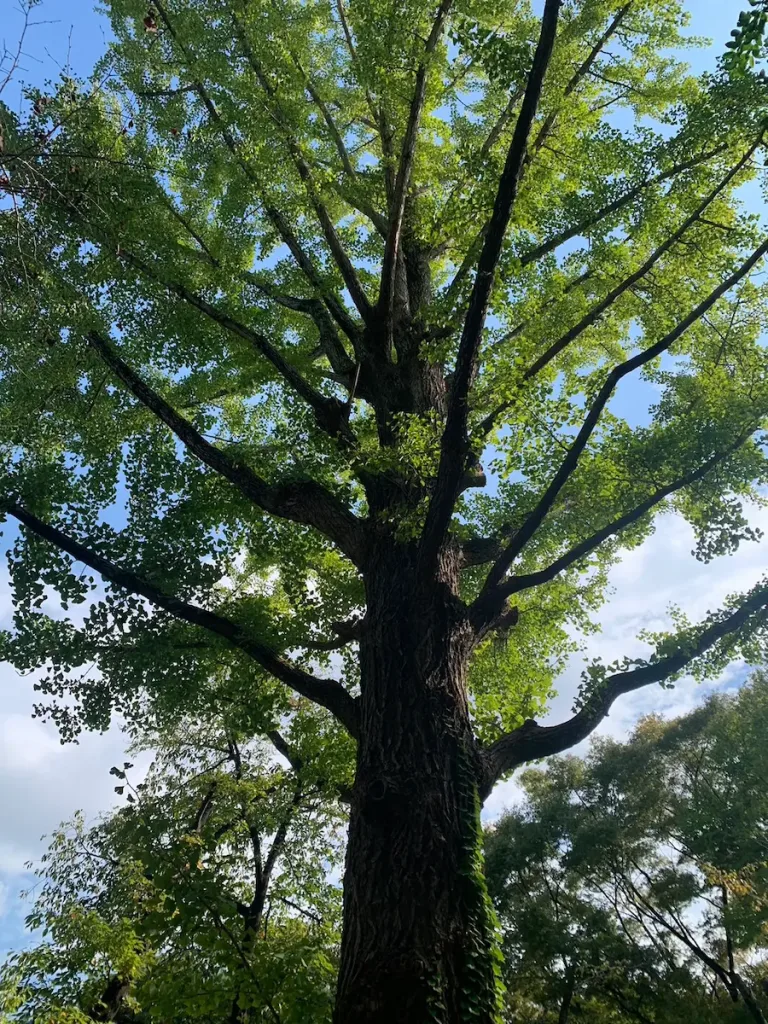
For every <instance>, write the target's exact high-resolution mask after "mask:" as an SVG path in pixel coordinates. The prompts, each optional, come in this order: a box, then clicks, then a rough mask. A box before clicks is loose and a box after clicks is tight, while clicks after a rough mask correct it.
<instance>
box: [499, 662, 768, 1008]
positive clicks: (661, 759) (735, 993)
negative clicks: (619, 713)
mask: <svg viewBox="0 0 768 1024" xmlns="http://www.w3.org/2000/svg"><path fill="white" fill-rule="evenodd" d="M766 715H768V677H767V676H766V675H765V674H764V673H758V674H757V675H756V676H755V677H754V678H753V679H752V680H751V681H750V682H749V683H748V684H747V685H745V686H744V687H743V688H742V690H741V691H739V692H738V693H737V694H735V695H730V696H716V697H712V698H710V700H709V701H708V702H707V703H706V704H705V705H704V706H703V707H702V708H701V709H699V710H697V711H695V712H693V713H691V714H689V715H686V716H684V717H682V718H680V719H678V720H676V721H673V722H663V721H661V720H659V719H657V718H650V719H648V720H646V721H645V722H643V723H641V725H640V726H639V727H638V728H637V730H636V732H635V733H634V735H633V736H632V738H631V739H630V741H629V742H628V743H617V742H615V741H599V742H595V743H594V744H593V747H592V750H591V752H590V754H589V755H588V757H586V758H584V759H583V760H582V759H578V758H573V757H571V758H567V759H556V760H554V761H553V762H552V763H551V764H550V766H549V768H548V769H547V770H546V771H529V772H528V773H526V774H525V775H524V776H523V785H524V789H525V800H524V801H523V802H522V803H521V804H520V806H519V807H517V808H516V809H515V810H514V811H512V812H510V813H509V814H507V815H506V816H504V817H503V818H502V820H501V821H500V823H499V824H498V826H497V827H494V828H493V829H492V830H491V831H490V832H489V835H488V883H489V887H490V890H491V892H492V894H493V897H494V901H495V903H496V905H497V906H498V908H499V910H500V912H501V917H502V921H503V922H504V930H505V943H504V948H505V951H506V953H507V958H508V964H509V968H510V970H509V975H510V994H511V999H512V1004H513V1005H514V1003H515V998H517V999H519V998H521V997H524V996H525V995H526V994H527V995H528V999H529V1001H530V1000H531V999H532V1000H533V1002H534V1005H535V1004H538V1005H539V1007H543V1008H544V1009H545V1012H546V1010H548V1011H549V1014H550V1017H551V1019H553V1020H555V1019H558V1017H559V1018H560V1019H561V1021H563V1022H564V1021H565V1020H568V1019H569V1007H570V1006H573V1009H574V1015H575V1011H576V1010H578V1009H583V1010H584V1011H585V1012H586V1008H587V1007H591V1006H594V1005H595V1000H597V1003H598V1005H599V1004H607V1005H608V1006H612V1007H613V1008H614V1011H618V1012H619V1013H620V1014H621V1017H622V1019H624V1018H625V1017H626V1019H635V1020H650V1021H653V1022H655V1021H664V1020H679V1019H681V1018H685V1017H688V1016H694V1015H695V1016H696V1017H698V1018H699V1019H703V1020H709V1019H712V1020H744V1021H750V1022H752V1024H765V1020H766V1015H765V1014H766V1002H765V998H764V995H765V985H764V979H765V973H766V965H765V960H764V947H765V935H766V930H767V929H768V888H766V886H767V884H768V875H767V874H766V861H765V854H766V839H765V830H766V820H768V803H767V802H766V793H767V792H768V758H767V757H766V753H765V742H764V737H765V727H766ZM761 954H762V956H761ZM694 1008H695V1009H694ZM591 1012H592V1011H591V1010H590V1013H591ZM514 1019H517V1018H514ZM523 1019H525V1018H523Z"/></svg>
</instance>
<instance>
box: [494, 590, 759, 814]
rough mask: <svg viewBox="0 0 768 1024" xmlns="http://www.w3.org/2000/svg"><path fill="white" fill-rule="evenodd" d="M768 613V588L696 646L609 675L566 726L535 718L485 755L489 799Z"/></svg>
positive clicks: (711, 628)
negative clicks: (517, 774)
mask: <svg viewBox="0 0 768 1024" xmlns="http://www.w3.org/2000/svg"><path fill="white" fill-rule="evenodd" d="M767 608H768V584H766V585H763V586H762V587H758V588H756V589H755V590H754V592H753V593H752V594H751V595H750V596H749V597H748V598H746V599H745V600H744V601H743V602H742V604H741V605H740V606H739V608H737V609H736V611H734V612H732V613H731V614H730V615H728V616H727V617H726V618H723V619H720V620H719V621H717V622H713V623H712V625H710V626H707V627H706V628H705V629H703V630H702V631H701V633H700V634H699V636H698V637H697V638H696V640H695V641H693V642H692V643H689V644H687V645H685V646H681V648H680V650H679V651H678V652H677V653H676V654H672V655H669V656H668V657H666V658H660V659H659V660H658V661H651V662H649V663H648V664H646V665H643V666H642V667H641V668H635V669H631V670H630V671H627V672H617V673H616V674H615V675H612V676H609V677H608V678H607V679H606V680H605V681H604V682H603V683H602V684H601V686H600V689H599V690H598V692H597V693H596V694H594V696H593V697H591V698H590V700H589V701H588V702H587V703H586V704H585V706H584V707H583V708H582V709H581V710H580V711H579V712H578V713H577V714H575V715H574V716H573V717H572V718H569V719H568V720H567V721H566V722H561V723H560V724H559V725H548V726H541V725H539V724H538V723H537V722H535V721H533V719H529V720H528V721H527V722H525V723H524V724H523V725H521V726H520V727H519V728H518V729H515V730H514V731H513V732H511V733H508V734H507V735H506V736H502V737H501V739H499V740H497V741H496V742H495V743H493V744H492V745H491V746H490V747H489V748H488V749H487V750H486V751H485V752H484V754H483V765H484V767H483V772H484V775H483V779H482V783H481V787H480V789H481V795H482V797H483V799H485V797H487V796H488V794H489V793H490V792H491V789H492V788H493V786H494V784H495V782H496V781H497V780H498V779H499V778H500V777H501V776H502V775H503V774H504V773H505V772H508V771H511V770H512V769H513V768H517V767H518V766H519V765H521V764H525V763H526V762H528V761H537V760H539V759H540V758H542V757H549V756H551V755H552V754H559V753H560V752H561V751H563V750H568V749H569V748H570V747H573V746H575V745H576V744H577V743H580V742H581V741H582V740H583V739H586V737H587V736H589V734H590V733H591V732H592V731H593V730H594V729H595V728H596V727H597V726H598V725H599V724H600V722H602V720H603V719H604V718H605V717H606V715H607V714H608V711H609V710H610V708H611V705H612V704H613V702H614V701H615V700H616V699H617V698H618V697H621V696H623V695H624V694H625V693H632V692H633V691H634V690H639V689H641V688H642V687H644V686H649V685H650V684H651V683H660V682H663V681H664V680H666V679H669V677H670V676H674V675H677V674H678V673H679V672H681V671H682V670H683V669H684V668H685V667H686V666H687V665H689V664H690V663H691V662H692V661H694V660H695V659H696V658H698V657H700V656H701V655H702V654H704V653H706V651H708V650H709V649H710V648H711V647H713V646H714V645H715V644H716V643H718V641H720V640H723V639H724V638H726V637H728V636H730V635H731V634H733V633H735V632H737V630H739V629H741V628H742V627H743V626H744V625H745V624H746V623H747V622H748V621H749V619H750V618H752V617H753V616H756V615H760V614H761V613H765V611H766V609H767ZM763 617H764V615H763Z"/></svg>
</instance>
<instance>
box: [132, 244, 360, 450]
mask: <svg viewBox="0 0 768 1024" xmlns="http://www.w3.org/2000/svg"><path fill="white" fill-rule="evenodd" d="M120 255H121V256H122V257H123V258H124V259H125V260H127V262H129V263H131V264H132V265H133V266H135V267H136V269H137V270H140V271H141V272H142V273H143V274H145V275H146V276H147V277H149V278H151V279H152V280H153V281H157V282H158V283H159V284H162V285H163V286H164V287H165V288H168V290H169V291H171V292H173V293H174V294H175V295H178V297H179V298H180V299H182V300H183V301H184V302H186V303H187V304H188V305H190V306H193V307H194V308H195V309H197V310H199V311H200V312H201V313H204V314H205V316H207V317H208V318H209V319H210V320H213V322H214V323H217V324H218V325H219V326H220V327H223V328H224V330H226V331H229V333H230V334H234V335H236V336H237V337H239V338H242V339H243V340H244V341H247V342H249V343H250V344H251V345H253V347H254V348H255V349H256V351H257V352H258V353H259V354H260V355H262V356H264V358H265V359H267V360H268V361H269V362H270V363H271V364H272V365H273V366H274V368H275V369H276V370H277V372H278V373H279V374H280V376H281V377H282V378H283V379H284V380H285V381H286V382H287V383H288V384H290V386H291V387H292V388H293V390H294V391H295V392H296V394H298V395H299V396H300V397H301V398H303V399H304V401H305V402H306V403H307V405H309V406H310V407H311V409H312V411H313V412H314V414H315V420H316V422H317V425H318V426H319V427H320V428H321V430H324V431H325V432H326V433H327V434H330V435H331V436H332V437H340V438H344V439H345V440H346V441H347V442H351V443H354V435H353V434H352V433H351V431H350V429H349V424H348V422H347V415H348V409H347V406H346V404H345V403H343V402H339V401H338V399H335V398H329V397H327V396H326V395H323V394H321V393H320V392H319V391H317V390H316V389H315V388H313V387H312V385H311V384H309V382H308V381H306V380H305V379H304V378H303V377H302V375H301V374H300V373H299V371H298V370H297V369H296V367H295V366H291V364H290V363H289V362H288V360H287V359H285V358H284V357H283V355H282V354H281V353H280V352H279V350H278V349H276V348H275V346H274V345H273V344H272V342H271V341H269V339H268V338H266V337H265V336H264V335H263V334H262V333H261V332H260V331H255V330H253V328H251V327H248V326H246V324H242V323H240V321H239V320H235V319H233V317H231V316H229V315H228V314H226V313H223V312H222V311H221V310H220V309H218V308H217V307H216V306H213V305H212V304H211V303H210V302H207V301H206V300H205V299H204V298H203V297H202V296H200V295H197V294H196V293H195V292H192V291H190V289H189V288H187V287H186V285H184V284H182V283H181V282H179V281H168V280H165V279H164V278H163V277H162V276H161V275H160V274H158V273H157V271H155V270H154V268H153V267H151V266H150V265H149V264H148V263H145V262H144V260H142V259H140V258H139V257H138V256H135V255H134V254H133V253H130V252H126V251H125V250H121V252H120Z"/></svg>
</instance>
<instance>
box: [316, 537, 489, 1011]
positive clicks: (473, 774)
mask: <svg viewBox="0 0 768 1024" xmlns="http://www.w3.org/2000/svg"><path fill="white" fill-rule="evenodd" d="M457 586H458V557H457V552H456V551H449V552H447V553H445V554H444V555H443V556H442V558H441V563H440V567H439V570H438V578H437V580H433V581H429V582H426V583H425V582H424V581H422V580H420V579H419V575H418V568H417V552H416V549H415V546H414V547H413V548H411V549H402V548H401V549H399V550H398V549H397V548H396V547H395V546H394V545H392V547H391V548H390V549H389V550H385V551H384V552H383V553H382V554H381V555H380V556H379V558H378V559H377V564H376V565H375V567H374V568H373V571H372V572H370V573H369V575H368V587H367V590H368V593H367V597H368V618H367V628H366V630H365V632H364V634H363V639H362V641H361V668H362V694H363V696H362V698H361V704H360V738H359V744H358V758H357V777H356V782H355V788H354V793H353V800H352V806H351V820H350V831H349V847H348V854H347V864H346V874H345V879H344V931H343V934H344V938H343V943H342V952H341V976H340V981H339V989H338V1000H337V1007H336V1015H335V1021H336V1022H337V1024H352V1022H353V1021H354V1022H356V1024H357V1022H360V1021H366V1022H369V1024H384V1022H388V1024H389V1022H393V1021H401V1022H403V1024H423V1022H425V1021H429V1020H439V1021H441V1022H442V1021H444V1022H446V1024H448V1022H451V1024H453V1022H455V1024H458V1022H460V1021H461V1022H466V1021H474V1020H477V1021H491V1020H493V1019H495V1007H496V1000H497V992H498V984H497V980H498V979H497V974H496V968H497V957H496V953H495V950H494V928H493V912H492V909H491V905H490V902H489V899H488V896H487V893H486V888H485V882H484V879H483V874H482V867H481V859H480V842H481V835H480V821H479V807H480V801H479V796H478V781H477V780H478V777H479V755H478V751H477V749H476V745H475V740H474V737H473V733H472V729H471V726H470V720H469V709H468V703H467V693H466V671H467V664H468V659H469V655H470V652H471V649H472V645H473V640H474V632H473V629H472V627H471V626H470V624H469V622H468V620H467V617H466V614H464V611H463V607H462V606H461V604H460V602H459V601H458V600H457V598H456V590H457Z"/></svg>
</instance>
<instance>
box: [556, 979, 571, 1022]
mask: <svg viewBox="0 0 768 1024" xmlns="http://www.w3.org/2000/svg"><path fill="white" fill-rule="evenodd" d="M575 988H576V968H575V967H574V966H573V964H569V966H568V967H567V968H566V971H565V991H564V992H563V998H562V999H561V1001H560V1013H559V1014H558V1017H557V1024H568V1018H569V1017H570V1015H571V1002H572V1001H573V992H574V989H575Z"/></svg>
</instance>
